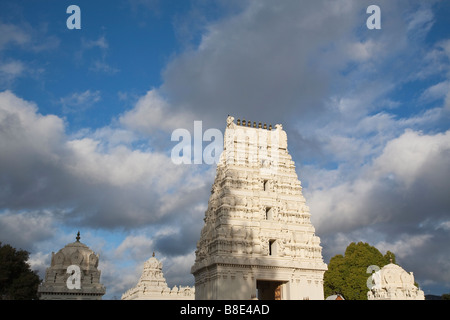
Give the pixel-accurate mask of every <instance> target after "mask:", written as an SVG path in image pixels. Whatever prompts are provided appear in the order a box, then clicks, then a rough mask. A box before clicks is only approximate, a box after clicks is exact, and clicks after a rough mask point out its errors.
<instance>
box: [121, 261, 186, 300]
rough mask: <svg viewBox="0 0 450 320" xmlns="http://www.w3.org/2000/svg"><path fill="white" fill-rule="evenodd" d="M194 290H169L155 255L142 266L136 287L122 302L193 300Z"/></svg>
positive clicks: (176, 288) (160, 264)
mask: <svg viewBox="0 0 450 320" xmlns="http://www.w3.org/2000/svg"><path fill="white" fill-rule="evenodd" d="M194 298H195V290H194V288H191V287H181V286H180V287H177V286H174V287H173V288H172V289H170V288H169V287H168V286H167V283H166V279H165V278H164V274H163V272H162V262H160V261H159V260H158V259H156V258H155V254H153V256H152V257H151V258H150V259H148V260H147V261H146V262H145V264H144V271H143V272H142V276H141V278H140V279H139V282H138V284H137V285H136V287H134V288H131V289H130V290H128V291H127V292H125V293H124V294H123V295H122V300H194Z"/></svg>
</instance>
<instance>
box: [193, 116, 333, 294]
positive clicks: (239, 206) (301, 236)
mask: <svg viewBox="0 0 450 320" xmlns="http://www.w3.org/2000/svg"><path fill="white" fill-rule="evenodd" d="M204 222H205V224H204V226H203V229H202V231H201V235H200V240H199V241H198V243H197V250H196V259H195V263H194V265H193V266H192V268H191V273H192V274H193V275H194V277H195V298H196V299H251V298H254V297H257V298H258V299H283V300H285V299H289V300H293V299H305V300H306V299H321V300H322V299H324V295H323V274H324V272H325V271H326V270H327V266H326V264H325V263H324V262H323V258H322V248H321V246H320V239H319V237H317V236H316V235H315V229H314V227H313V225H312V224H311V221H310V213H309V208H308V206H307V205H306V201H305V198H304V197H303V194H302V187H301V184H300V181H299V179H298V177H297V174H296V172H295V165H294V162H293V161H292V158H291V156H290V155H289V152H288V150H287V136H286V132H285V131H284V130H283V129H282V126H281V125H276V126H275V129H274V130H272V126H269V128H267V127H266V125H265V124H264V125H262V124H261V123H259V124H258V125H256V122H253V124H252V123H251V122H250V121H249V122H246V121H245V120H243V121H242V123H241V122H240V120H238V121H237V124H235V123H234V118H233V117H228V119H227V128H226V131H225V137H224V150H223V152H222V154H221V157H220V160H219V163H218V164H217V172H216V177H215V181H214V184H213V186H212V190H211V196H210V199H209V202H208V209H207V210H206V213H205V218H204Z"/></svg>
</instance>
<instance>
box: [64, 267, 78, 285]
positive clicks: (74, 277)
mask: <svg viewBox="0 0 450 320" xmlns="http://www.w3.org/2000/svg"><path fill="white" fill-rule="evenodd" d="M67 273H68V274H70V276H69V277H68V278H67V281H66V285H67V289H81V270H80V267H79V266H77V265H75V264H72V265H70V266H68V267H67Z"/></svg>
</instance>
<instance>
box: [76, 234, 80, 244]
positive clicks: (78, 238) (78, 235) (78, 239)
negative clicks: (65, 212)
mask: <svg viewBox="0 0 450 320" xmlns="http://www.w3.org/2000/svg"><path fill="white" fill-rule="evenodd" d="M76 239H77V242H80V231H78V233H77V237H76Z"/></svg>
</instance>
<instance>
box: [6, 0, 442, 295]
mask: <svg viewBox="0 0 450 320" xmlns="http://www.w3.org/2000/svg"><path fill="white" fill-rule="evenodd" d="M135 3H136V2H135ZM137 3H140V5H139V6H141V4H142V3H144V2H139V1H138V2H137ZM145 3H146V4H147V3H153V2H145ZM369 4H372V3H370V1H366V2H360V1H339V2H337V1H307V2H306V1H302V2H299V1H283V2H277V3H275V2H270V1H267V2H265V1H249V2H245V3H244V2H239V4H238V5H237V6H238V7H239V10H236V11H230V12H233V14H230V15H227V16H225V17H223V18H221V19H219V20H217V21H213V22H210V23H207V24H206V25H205V26H204V28H202V29H201V30H204V32H203V33H202V34H201V36H202V37H201V39H200V41H199V45H198V46H188V47H187V49H186V51H184V52H182V53H181V54H179V55H175V56H174V57H173V59H172V60H171V61H170V62H169V64H168V65H167V66H166V68H165V69H164V70H163V84H162V86H161V87H159V88H153V89H151V90H149V91H148V92H146V94H145V95H143V96H142V97H140V99H138V100H137V103H136V104H134V105H133V106H132V107H131V108H130V109H129V110H127V111H126V112H124V113H123V114H121V115H119V116H118V117H117V121H116V122H114V124H111V125H110V126H105V127H104V128H99V129H97V130H93V131H91V130H89V129H87V128H86V129H84V130H80V131H79V132H76V133H74V134H73V135H72V136H67V134H66V132H65V124H64V121H63V119H61V118H59V117H56V116H52V115H42V114H40V113H39V112H38V106H37V105H35V104H33V103H31V102H28V101H25V100H23V99H21V98H19V97H18V96H16V95H14V94H13V93H11V92H8V91H7V92H2V93H0V150H2V153H1V155H0V204H1V207H2V208H7V210H5V211H3V212H1V213H0V219H2V220H0V221H3V222H4V224H3V225H2V226H3V228H4V229H2V230H1V231H3V230H10V229H11V230H17V228H19V227H20V225H21V224H23V223H25V222H24V220H25V219H26V218H27V219H28V218H30V219H35V220H33V221H36V225H37V226H38V228H37V229H36V230H35V232H34V233H33V232H29V233H28V236H25V235H19V234H16V233H13V232H12V231H8V232H9V233H3V232H0V235H1V236H0V241H1V240H2V237H3V235H7V238H8V239H9V240H13V241H14V242H15V243H17V244H26V243H29V242H31V241H33V240H34V239H36V240H41V239H42V240H43V239H47V238H46V237H48V232H47V233H46V232H44V230H43V229H46V228H47V229H48V228H50V230H52V229H51V228H56V227H57V226H56V225H55V223H56V222H55V221H58V223H60V225H66V226H67V225H70V226H71V227H75V226H76V227H80V226H82V227H86V228H93V229H97V228H98V229H101V230H107V232H111V233H114V232H115V231H116V230H118V229H120V230H122V231H123V230H124V231H123V232H124V236H123V240H122V241H120V242H119V243H116V244H117V246H116V247H115V248H114V249H110V248H109V249H107V250H106V249H105V250H106V254H105V255H103V259H102V260H101V263H102V265H101V266H102V271H103V276H104V277H105V278H104V279H105V281H106V282H107V283H108V285H109V287H108V291H109V292H110V293H109V294H111V292H113V293H112V294H115V295H118V296H120V294H121V293H123V292H124V291H125V290H126V289H128V288H130V287H131V286H134V285H135V284H136V282H137V279H138V278H139V275H140V273H141V272H142V266H143V263H144V261H145V260H147V259H148V258H149V257H150V256H151V252H152V251H156V252H158V253H161V256H162V257H163V258H162V259H164V260H163V261H164V265H165V268H166V269H165V271H167V274H166V277H167V278H168V282H169V284H184V283H186V284H188V283H189V282H190V281H192V276H191V275H190V274H189V268H190V265H191V262H192V261H193V257H194V253H193V252H194V250H195V243H196V241H197V240H198V237H199V235H200V228H201V227H202V218H203V214H204V211H205V209H206V205H207V201H208V196H209V190H210V187H211V183H212V182H213V178H214V171H215V168H213V167H209V168H205V167H203V166H195V165H193V166H176V165H174V164H173V163H172V162H171V160H170V152H168V150H170V148H171V147H172V145H171V144H170V143H171V142H170V132H171V131H172V130H174V129H175V128H188V126H191V125H192V123H193V121H194V120H203V121H204V126H203V127H204V128H207V127H216V128H219V129H223V127H224V126H225V119H226V116H227V115H228V114H231V115H233V116H235V117H236V118H243V117H245V118H246V119H250V120H255V121H262V122H267V123H270V122H272V124H275V123H278V122H280V123H283V125H284V128H285V129H286V130H287V132H288V139H289V141H288V142H289V151H290V152H291V154H292V156H293V159H294V161H295V162H296V164H297V168H298V173H299V177H300V180H302V183H303V185H304V186H305V187H304V193H305V197H306V200H307V203H308V204H309V206H310V207H311V214H312V221H313V223H314V226H315V227H316V229H317V232H318V235H319V236H320V237H321V239H322V243H323V246H324V253H325V259H329V258H330V257H331V256H332V255H334V254H337V253H343V250H345V247H346V246H347V245H348V243H349V242H351V241H361V240H362V241H367V242H369V243H371V244H375V245H377V246H378V247H379V248H380V249H382V250H385V249H387V250H391V251H394V253H396V254H398V256H399V258H401V259H402V261H403V262H406V263H408V265H409V266H413V267H414V268H413V271H415V270H418V274H419V275H420V276H421V277H423V279H429V280H430V281H439V279H440V280H441V281H450V278H449V277H448V276H446V277H442V272H445V269H444V267H445V266H448V265H450V262H449V259H448V256H446V255H445V254H444V253H443V250H442V245H440V244H442V243H447V242H448V241H449V240H450V239H449V238H448V232H446V231H448V221H449V219H448V215H449V211H448V210H449V208H450V203H449V200H448V197H447V190H448V189H449V187H450V185H449V182H448V181H450V179H449V177H450V167H449V160H448V159H450V157H449V153H450V145H449V140H450V131H447V130H448V113H446V112H445V109H446V108H448V104H447V102H446V100H448V94H447V92H446V89H447V87H448V81H447V80H448V79H443V78H439V79H438V80H436V79H433V81H432V82H428V83H432V84H434V85H431V86H429V87H428V89H424V90H423V91H422V92H418V93H417V101H418V102H419V104H420V103H422V105H423V104H428V103H430V102H433V103H436V105H435V107H434V108H431V109H427V108H424V109H420V110H419V109H417V110H413V111H412V110H410V109H407V111H408V112H402V108H410V107H409V106H406V105H404V104H401V103H400V102H399V101H398V100H397V99H396V96H395V95H393V94H392V93H393V92H395V90H396V89H398V88H401V87H402V86H403V85H405V84H407V83H408V81H412V80H421V79H427V78H428V77H432V76H436V74H437V73H441V74H444V75H445V76H447V77H448V71H449V70H450V68H449V64H448V57H449V56H450V54H449V52H450V50H449V48H450V46H449V45H448V43H449V42H448V41H441V42H439V43H437V44H435V45H434V46H433V47H432V50H431V51H429V52H424V51H422V50H421V49H420V48H421V45H422V44H423V43H422V41H423V39H424V35H425V34H426V33H427V32H429V30H430V28H432V26H433V23H434V19H435V17H434V15H433V11H432V10H431V9H430V8H431V6H432V2H428V3H427V4H423V5H421V6H410V5H408V1H396V2H392V1H380V3H379V4H380V6H381V7H382V8H383V11H382V12H383V20H382V21H383V22H382V28H383V29H382V30H383V32H378V33H377V32H372V33H368V31H367V30H366V29H365V19H366V17H367V15H366V14H365V9H366V8H367V6H368V5H369ZM419 27H420V28H422V27H423V30H424V31H423V33H422V34H420V35H417V36H415V35H414V30H415V29H417V28H419ZM1 28H2V26H1V25H0V29H1ZM3 28H5V26H3ZM8 28H12V27H11V26H9V27H8ZM11 30H12V31H14V33H13V35H15V36H14V38H11V37H10V38H8V36H7V35H3V38H0V49H1V46H7V45H11V44H19V43H20V41H19V40H20V39H21V38H20V35H21V33H20V32H19V31H20V30H19V29H14V28H12V29H11ZM199 30H200V29H199ZM14 39H16V40H14ZM23 41H30V40H29V39H28V40H27V38H23ZM83 41H84V42H82V44H83V48H82V49H81V51H80V58H82V56H83V54H84V53H85V52H87V51H88V50H92V51H93V52H94V51H95V50H99V51H100V54H101V57H100V58H99V59H97V60H96V59H94V61H99V62H101V63H105V65H106V66H108V64H106V60H105V56H106V52H107V50H109V45H108V42H107V41H106V38H105V37H100V38H98V39H97V40H83ZM105 65H101V64H98V65H97V67H98V71H101V69H102V68H103V67H105ZM11 67H12V66H11ZM93 67H94V68H95V65H94V66H93ZM9 70H12V71H13V69H9ZM17 70H18V69H17ZM103 71H107V69H104V68H103ZM447 91H448V90H447ZM100 98H101V95H100V92H97V91H90V90H87V91H85V92H77V93H74V94H73V95H68V96H66V97H63V98H61V99H62V100H61V101H60V102H61V103H63V104H64V103H65V105H67V107H68V108H76V107H78V106H82V105H84V106H86V105H93V104H94V103H101V100H100ZM417 101H412V102H417ZM442 101H444V103H441V102H442ZM411 108H412V107H411ZM446 121H447V122H446ZM437 124H439V125H440V127H439V128H438V129H436V125H437ZM430 128H433V130H430ZM442 128H444V129H442ZM188 129H189V128H188ZM143 140H146V141H145V142H144V143H143V142H142V141H143ZM147 140H148V141H150V142H148V143H147ZM60 225H59V226H60ZM9 227H11V228H10V229H9ZM135 229H137V230H138V232H131V231H130V230H135ZM39 230H41V231H39ZM62 245H64V243H62ZM416 253H420V254H421V255H422V257H427V258H428V259H434V258H435V259H436V261H439V262H440V268H439V272H438V271H432V270H427V267H426V266H423V265H421V264H420V260H423V258H420V259H418V258H417V256H416ZM42 259H44V256H42V255H41V256H39V255H36V256H35V261H36V263H38V261H41V260H42ZM127 259H128V261H132V262H133V263H136V264H133V265H130V264H126V263H125V261H127ZM121 263H123V264H124V265H121ZM407 269H408V268H407ZM428 272H430V273H428ZM427 274H430V275H431V276H428V275H427ZM124 275H125V276H124ZM169 277H170V278H169ZM427 277H428V278H427ZM447 283H448V282H447Z"/></svg>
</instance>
